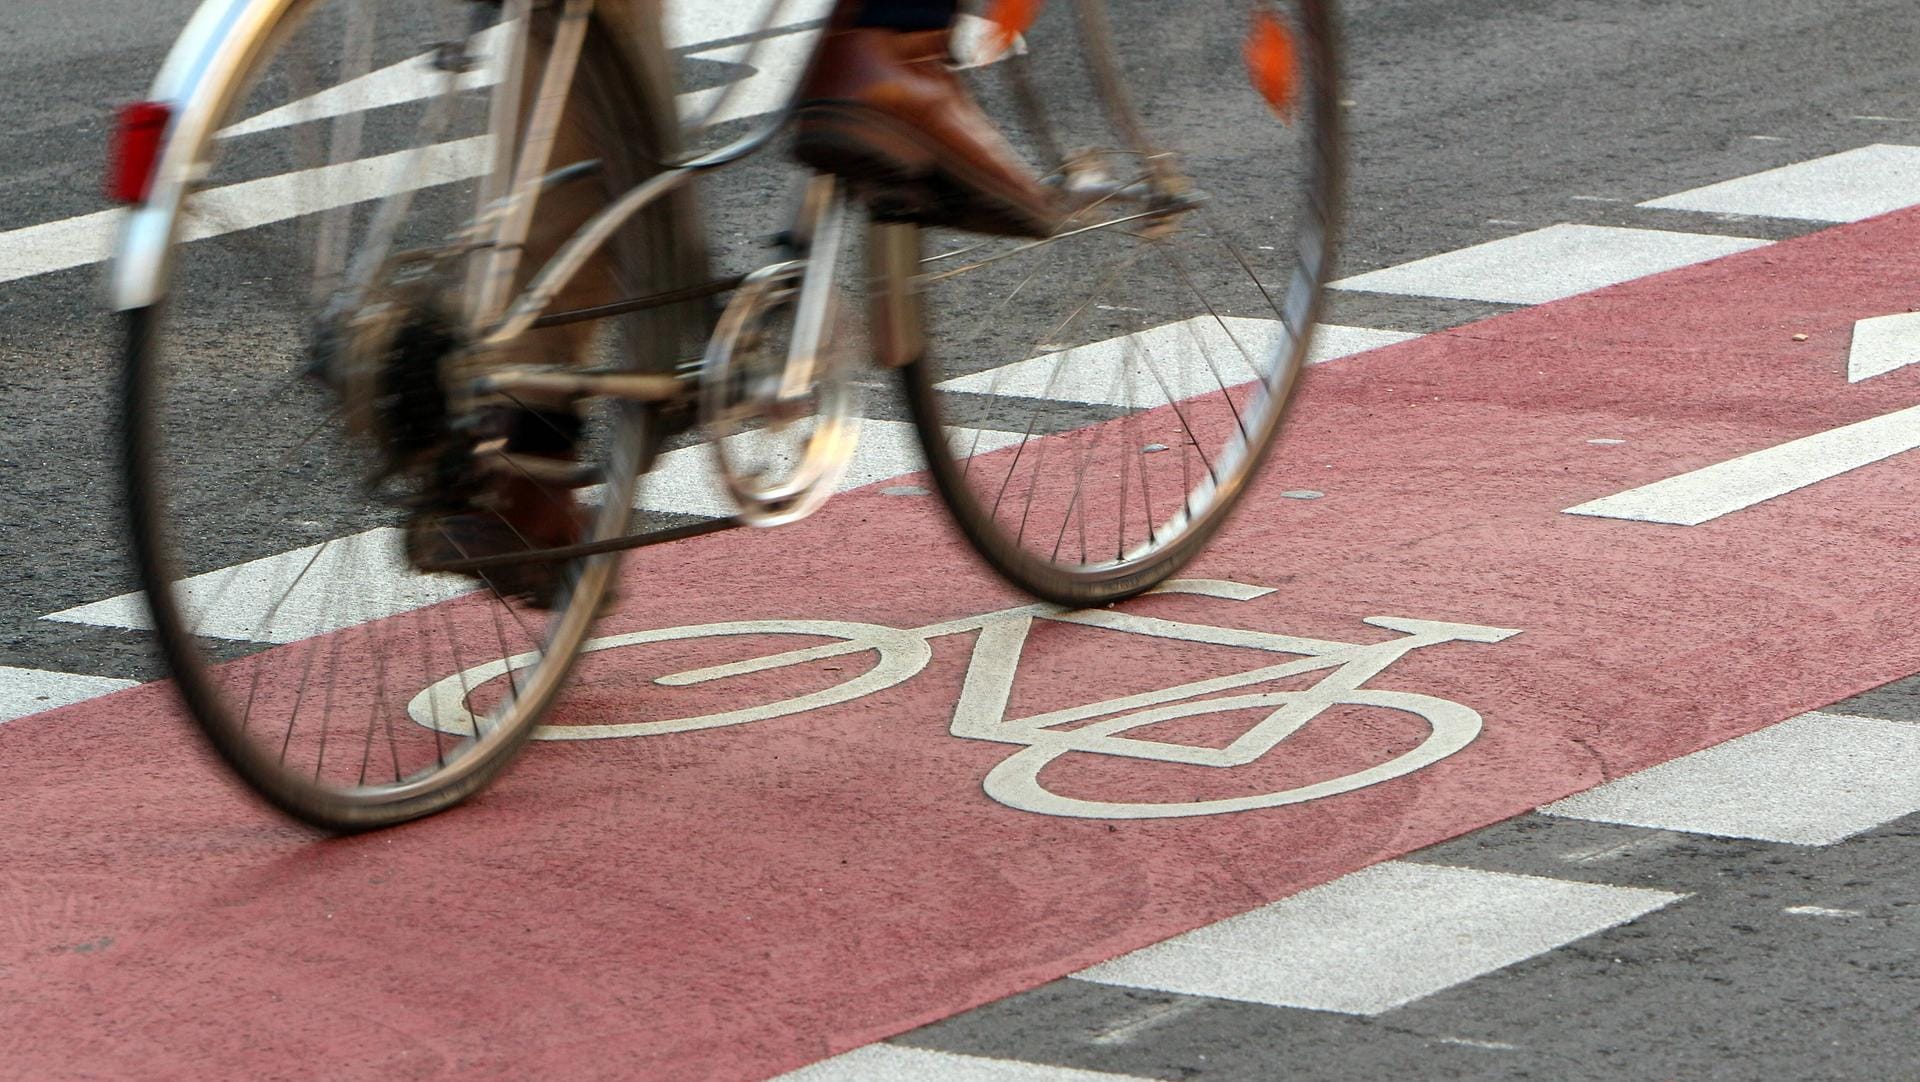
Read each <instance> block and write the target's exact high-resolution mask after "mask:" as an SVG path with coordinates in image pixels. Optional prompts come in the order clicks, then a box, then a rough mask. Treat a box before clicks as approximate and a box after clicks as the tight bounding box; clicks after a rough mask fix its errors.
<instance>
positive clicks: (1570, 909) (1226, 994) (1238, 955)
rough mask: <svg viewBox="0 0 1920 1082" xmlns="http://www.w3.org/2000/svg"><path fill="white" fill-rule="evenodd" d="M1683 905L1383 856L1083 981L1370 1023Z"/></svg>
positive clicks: (1631, 890) (1635, 893)
mask: <svg viewBox="0 0 1920 1082" xmlns="http://www.w3.org/2000/svg"><path fill="white" fill-rule="evenodd" d="M1682 897H1685V895H1681V894H1671V893H1668V892H1666V891H1658V890H1646V889H1642V888H1638V887H1614V886H1605V885H1601V884H1594V883H1574V882H1568V881H1564V880H1559V879H1545V878H1540V877H1536V876H1526V875H1512V874H1509V873H1505V872H1486V871H1478V870H1475V869H1471V868H1455V867H1447V866H1442V865H1434V864H1416V863H1412V862H1408V861H1388V862H1386V863H1383V864H1376V865H1373V866H1372V867H1369V868H1364V869H1362V870H1360V871H1357V872H1354V873H1352V874H1350V875H1346V876H1342V877H1341V878H1339V879H1336V880H1334V881H1333V882H1331V883H1328V884H1326V885H1324V886H1320V887H1315V888H1313V889H1312V890H1308V891H1304V892H1302V893H1300V894H1297V895H1295V896H1293V897H1291V898H1287V899H1283V900H1281V901H1278V902H1275V903H1273V904H1271V905H1267V906H1263V907H1261V908H1259V909H1256V910H1253V911H1252V912H1250V913H1243V914H1241V915H1240V916H1237V917H1229V918H1228V919H1226V920H1223V921H1221V922H1219V923H1217V924H1211V925H1208V926H1207V927H1204V928H1199V929H1196V930H1194V931H1191V932H1188V933H1186V934H1184V935H1180V936H1175V937H1174V938H1172V939H1169V940H1166V941H1165V942H1162V943H1156V944H1154V945H1153V946H1150V947H1145V948H1142V949H1140V950H1137V951H1134V952H1133V953H1131V954H1127V955H1122V956H1121V957H1119V958H1116V959H1114V960H1113V961H1110V962H1104V963H1102V964H1100V965H1097V966H1094V967H1093V968H1091V969H1088V970H1085V971H1083V972H1081V973H1078V974H1076V976H1077V977H1079V978H1081V979H1083V980H1090V981H1097V982H1099V983H1102V984H1113V985H1121V986H1125V987H1130V988H1150V989H1155V990H1158V991H1164V992H1176V993H1180V994H1183V995H1196V996H1212V997H1214V998H1217V999H1232V1000H1241V1001H1245V1002H1250V1003H1265V1004H1268V1005H1271V1006H1276V1007H1303V1008H1307V1009H1309V1010H1321V1011H1337V1012H1340V1013H1343V1014H1365V1015H1374V1014H1380V1013H1382V1012H1384V1011H1389V1010H1392V1009H1393V1008H1395V1007H1399V1006H1402V1005H1404V1004H1407V1003H1411V1002H1413V1001H1414V1000H1417V999H1420V998H1422V997H1425V996H1430V995H1432V994H1434V993H1435V992H1439V991H1441V990H1443V989H1446V988H1450V987H1452V986H1454V985H1456V984H1460V983H1462V982H1464V981H1468V980H1471V979H1473V978H1474V977H1478V976H1480V975H1482V974H1485V973H1491V972H1493V971H1494V970H1497V969H1500V968H1503V967H1505V966H1509V965H1512V964H1514V963H1515V962H1519V961H1522V960H1525V959H1527V958H1531V957H1533V956H1534V955H1537V954H1541V953H1544V952H1546V951H1549V950H1552V949H1554V948H1555V947H1559V946H1562V945H1564V944H1567V943H1571V942H1573V941H1574V940H1577V939H1581V938H1583V937H1585V936H1589V935H1592V934H1594V933H1595V932H1599V931H1602V930H1604V929H1607V928H1611V927H1613V926H1615V925H1618V924H1624V923H1626V922H1627V921H1630V920H1633V919H1635V918H1637V917H1640V916H1642V915H1644V914H1646V913H1649V912H1652V911H1653V910H1656V909H1659V908H1660V907H1662V906H1665V905H1669V904H1671V903H1673V902H1675V901H1678V900H1679V899H1681V898H1682Z"/></svg>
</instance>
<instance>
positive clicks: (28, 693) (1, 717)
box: [0, 665, 139, 725]
mask: <svg viewBox="0 0 1920 1082" xmlns="http://www.w3.org/2000/svg"><path fill="white" fill-rule="evenodd" d="M138 686H139V684H138V683H137V682H135V681H132V680H114V679H112V678H109V677H105V676H81V675H79V674H77V673H67V672H49V671H47V670H45V669H16V668H14V667H12V666H11V665H0V725H4V724H6V723H7V722H9V721H13V720H14V719H16V718H24V717H28V716H30V715H33V714H38V713H41V712H43V711H47V710H53V709H56V708H58V707H62V706H71V705H72V704H74V703H77V702H85V701H86V700H88V699H91V698H94V697H95V696H99V695H105V694H107V693H108V692H112V691H120V690H123V689H125V688H130V687H138Z"/></svg>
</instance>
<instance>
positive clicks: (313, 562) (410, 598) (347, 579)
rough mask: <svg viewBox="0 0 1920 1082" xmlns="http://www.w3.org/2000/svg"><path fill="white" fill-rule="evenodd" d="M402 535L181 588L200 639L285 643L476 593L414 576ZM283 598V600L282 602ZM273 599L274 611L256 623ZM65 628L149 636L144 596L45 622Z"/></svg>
mask: <svg viewBox="0 0 1920 1082" xmlns="http://www.w3.org/2000/svg"><path fill="white" fill-rule="evenodd" d="M400 544H401V532H400V531H399V530H397V529H395V528H393V527H390V526H388V527H381V528H380V529H376V530H369V531H367V532H365V533H360V534H354V535H352V536H350V537H344V538H340V539H339V540H336V541H331V542H328V543H326V544H325V545H324V546H322V545H308V546H306V547H304V548H297V549H294V550H293V551H291V552H283V553H281V554H279V555H278V556H266V557H262V558H261V559H258V560H249V561H247V562H246V563H243V564H237V565H235V566H233V567H227V568H222V569H220V570H218V571H209V572H207V573H206V574H203V575H195V576H193V577H192V578H189V579H187V580H186V581H185V582H183V583H181V584H180V586H179V591H180V602H181V605H182V607H183V608H184V609H185V611H186V617H187V621H188V623H189V624H190V625H193V626H195V627H196V628H197V630H198V632H199V634H201V635H204V636H206V637H208V638H213V639H232V640H235V641H240V642H270V643H287V642H296V641H298V640H300V639H305V638H309V637H311V636H314V635H321V634H325V633H326V632H329V631H339V630H341V629H343V628H349V627H354V626H356V625H359V624H363V623H366V622H368V621H370V620H378V619H380V618H381V617H385V616H394V615H397V614H399V613H403V612H410V611H412V610H414V609H418V608H424V607H426V606H428V605H432V604H435V603H437V602H441V601H446V600H449V599H451V598H454V597H458V596H460V595H461V594H464V593H467V592H469V591H471V590H473V589H474V584H473V583H472V582H470V581H469V580H467V579H464V578H460V577H458V576H455V575H420V574H416V573H415V572H413V571H412V570H411V569H409V568H408V567H407V566H406V564H405V562H404V559H403V558H402V556H401V554H400ZM283 595H284V598H283ZM276 599H278V600H279V604H278V607H277V608H276V609H275V610H274V611H273V613H272V616H271V618H270V619H268V620H267V622H266V623H264V624H262V623H261V622H260V621H261V620H262V619H263V618H265V617H266V616H267V612H268V609H269V607H271V606H273V605H274V603H275V601H276ZM42 619H47V620H58V621H61V622H62V623H70V624H90V625H93V626H96V627H120V628H135V629H148V628H151V627H152V626H153V621H152V617H151V616H150V615H149V614H148V613H147V602H146V597H145V596H144V595H143V594H141V593H139V592H135V593H130V594H121V595H120V596H118V597H114V598H109V599H107V600H105V601H96V602H94V603H93V604H90V605H80V606H77V607H75V608H71V609H64V610H62V611H60V612H56V613H53V614H51V615H49V616H45V617H42Z"/></svg>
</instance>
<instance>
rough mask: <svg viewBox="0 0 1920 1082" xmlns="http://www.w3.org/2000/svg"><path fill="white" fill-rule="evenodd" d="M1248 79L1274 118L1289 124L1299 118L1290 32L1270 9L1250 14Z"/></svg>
mask: <svg viewBox="0 0 1920 1082" xmlns="http://www.w3.org/2000/svg"><path fill="white" fill-rule="evenodd" d="M1244 51H1245V53H1246V57H1247V76H1248V78H1250V79H1252V80H1253V88H1254V89H1255V90H1258V91H1259V92H1260V96H1261V97H1263V98H1265V99H1267V105H1268V107H1270V108H1271V109H1272V110H1273V112H1274V115H1276V116H1278V117H1279V118H1280V119H1281V120H1282V121H1284V122H1286V123H1288V124H1292V123H1293V122H1294V120H1295V118H1297V117H1298V116H1299V115H1300V57H1299V53H1298V52H1297V51H1296V50H1295V47H1294V41H1293V30H1292V29H1291V28H1290V27H1288V26H1287V24H1286V22H1285V21H1284V20H1282V19H1281V18H1280V16H1279V15H1277V14H1275V13H1274V11H1273V10H1272V9H1271V8H1264V7H1263V8H1260V9H1258V10H1256V11H1255V12H1254V13H1253V27H1252V29H1250V30H1248V31H1247V44H1246V48H1245V50H1244Z"/></svg>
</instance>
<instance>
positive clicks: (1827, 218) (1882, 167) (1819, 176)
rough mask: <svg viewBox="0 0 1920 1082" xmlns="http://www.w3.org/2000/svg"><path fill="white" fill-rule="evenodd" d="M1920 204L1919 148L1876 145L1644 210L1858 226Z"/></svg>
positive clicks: (1688, 193) (1756, 175)
mask: <svg viewBox="0 0 1920 1082" xmlns="http://www.w3.org/2000/svg"><path fill="white" fill-rule="evenodd" d="M1915 204H1920V147H1912V146H1893V145H1888V144H1884V143H1876V144H1874V145H1873V146H1864V147H1859V148H1857V149H1854V150H1848V151H1843V152H1842V153H1839V154H1829V155H1827V156H1826V157H1824V158H1815V159H1813V160H1812V161H1805V162H1798V163H1796V164H1794V165H1785V166H1781V167H1780V168H1778V169H1769V170H1766V171H1765V172H1762V173H1753V174H1750V175H1748V176H1744V177H1738V178H1736V179H1734V180H1728V181H1722V182H1721V183H1719V184H1709V185H1707V186H1706V187H1704V188H1692V189H1689V190H1687V191H1684V192H1680V193H1678V194H1675V195H1669V196H1665V197H1663V198H1660V199H1650V200H1648V201H1647V202H1645V203H1641V204H1640V206H1643V207H1655V208H1661V209H1668V210H1698V211H1707V212H1710V213H1718V214H1752V215H1762V216H1765V217H1769V218H1793V219H1798V220H1802V221H1813V222H1857V221H1859V220H1861V219H1862V218H1871V217H1873V216H1874V215H1876V214H1885V213H1887V212H1888V211H1894V210H1899V209H1901V208H1902V207H1910V206H1914V205H1915Z"/></svg>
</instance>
